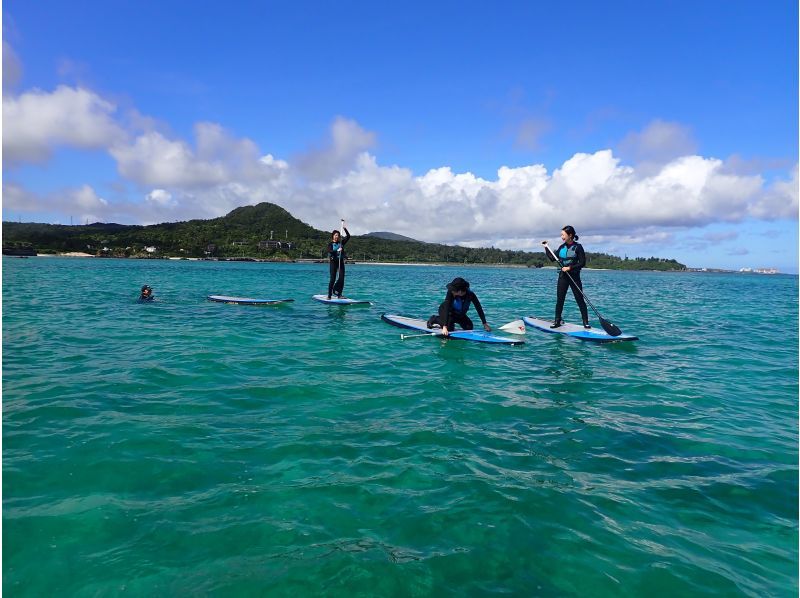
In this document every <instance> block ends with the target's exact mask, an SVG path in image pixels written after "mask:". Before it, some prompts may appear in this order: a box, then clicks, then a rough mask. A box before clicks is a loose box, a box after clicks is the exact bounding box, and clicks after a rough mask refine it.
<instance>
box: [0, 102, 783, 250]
mask: <svg viewBox="0 0 800 598" xmlns="http://www.w3.org/2000/svg"><path fill="white" fill-rule="evenodd" d="M3 111H4V124H6V128H5V131H4V137H3V143H4V151H5V152H6V158H10V159H12V160H28V161H41V160H43V159H45V158H46V157H47V156H48V155H49V154H50V152H51V151H52V149H53V148H54V147H56V146H58V145H68V146H72V147H78V148H105V149H106V151H107V152H108V153H109V154H110V155H111V156H112V157H113V158H114V159H115V160H116V163H117V170H118V173H119V175H120V177H121V178H122V179H123V182H124V183H126V184H127V183H132V184H133V186H134V188H135V189H136V192H137V193H138V194H139V195H138V196H136V197H132V198H129V199H124V200H121V201H115V202H108V201H106V200H105V199H103V198H101V197H99V196H98V195H97V194H96V192H95V191H94V189H93V188H92V187H90V186H88V185H87V186H84V187H80V188H78V189H73V190H71V191H70V190H67V191H62V192H60V193H53V194H47V195H33V194H29V193H27V192H25V190H24V189H23V188H22V187H20V186H19V185H15V184H14V183H13V181H9V180H8V178H7V181H6V182H7V183H8V184H7V185H5V186H4V200H5V207H6V208H7V209H11V210H22V211H30V212H35V211H42V212H48V213H52V212H54V211H60V212H61V213H63V214H67V215H72V214H75V215H78V214H81V215H91V216H95V217H97V219H103V220H105V221H118V222H136V223H154V222H164V221H174V220H185V219H190V218H210V217H216V216H220V215H223V214H225V213H227V212H229V211H230V210H232V209H234V208H236V207H239V206H242V205H248V204H256V203H259V202H262V201H269V202H273V203H277V204H279V205H281V206H282V207H284V208H286V209H287V210H289V211H290V212H292V213H293V214H294V215H296V216H297V217H299V218H301V219H302V220H304V221H306V222H308V223H310V224H312V225H314V226H316V227H318V228H321V229H329V228H331V227H332V226H334V225H335V224H338V219H339V218H341V217H344V218H347V220H348V222H349V223H350V224H351V225H352V228H351V230H352V231H353V232H355V233H356V234H358V233H365V232H368V231H370V230H390V231H393V232H396V233H399V234H403V235H407V236H410V237H414V238H417V239H421V240H425V241H435V242H444V243H463V244H471V245H476V244H478V245H486V244H490V245H492V244H493V245H495V246H498V247H505V248H533V247H534V246H535V244H536V243H538V240H541V239H542V238H547V237H548V236H552V234H553V231H558V230H559V229H560V228H561V227H562V226H564V225H565V224H571V225H573V226H575V227H576V228H577V229H578V231H579V233H580V234H581V236H582V238H583V239H585V240H586V239H591V240H598V241H599V240H602V239H609V244H610V243H612V242H613V243H614V246H617V247H620V246H624V245H626V244H628V243H630V244H634V243H649V244H651V245H653V244H656V243H658V242H659V236H662V240H663V239H666V240H667V241H668V240H669V239H670V237H669V235H671V234H672V233H671V231H673V230H676V229H685V228H687V227H704V226H706V225H708V224H711V223H715V222H740V221H743V220H745V219H748V218H756V219H762V220H764V219H780V218H796V215H797V211H798V192H797V189H798V172H797V167H796V166H795V168H794V170H793V171H792V173H791V175H790V176H788V177H787V178H786V179H782V180H778V181H775V182H772V183H771V184H767V183H766V182H765V180H764V178H763V177H762V176H761V175H759V174H754V173H737V172H736V171H735V170H734V169H732V168H731V164H730V163H727V164H726V163H723V162H722V161H721V160H718V159H714V158H705V157H702V156H698V155H695V154H694V153H691V151H689V150H693V149H694V144H693V142H692V141H691V135H690V132H689V131H688V129H687V128H685V127H682V126H680V125H677V124H675V123H666V122H662V121H655V122H654V123H651V125H649V126H648V127H647V128H646V129H645V130H644V131H643V132H641V133H636V134H633V135H631V136H629V137H628V138H627V139H628V140H627V142H626V143H627V147H628V149H629V150H630V151H631V152H632V154H631V155H636V156H639V157H640V158H641V159H642V160H644V162H640V163H630V162H624V163H623V161H622V159H621V156H618V155H616V154H615V153H614V151H612V150H611V149H606V150H601V151H597V152H594V153H576V154H575V155H573V156H572V157H571V158H569V159H568V160H566V161H565V162H564V163H563V164H561V165H560V166H559V167H557V168H555V169H553V170H552V171H548V169H547V168H546V167H545V166H544V165H541V164H532V165H528V166H523V167H517V168H510V167H505V166H503V167H500V168H499V169H498V170H497V173H496V176H494V177H490V178H482V177H479V176H476V175H474V174H473V173H470V172H456V171H454V170H453V169H452V168H451V167H449V166H446V165H443V166H440V167H437V168H432V169H431V170H429V171H428V172H426V173H424V174H422V175H419V176H417V175H415V174H414V173H413V172H412V171H411V170H410V169H407V168H403V167H402V166H399V165H389V166H386V165H381V164H379V162H378V159H377V158H376V157H375V156H374V155H372V154H371V153H370V152H369V150H370V149H371V148H372V147H374V145H375V143H376V139H377V135H376V134H375V133H374V132H371V131H368V130H366V129H364V128H362V127H361V126H360V125H359V124H358V123H357V122H355V121H353V120H348V119H345V118H341V117H340V118H337V119H335V120H334V121H333V122H332V124H331V126H330V130H329V132H328V135H327V136H326V140H325V142H324V143H322V144H320V145H319V146H317V147H312V148H311V149H310V150H309V151H308V152H306V153H304V154H303V155H300V156H296V157H294V159H292V160H291V161H284V160H281V159H278V158H276V157H274V156H273V155H271V154H265V153H264V152H263V151H262V150H261V149H260V148H259V147H258V146H257V145H256V143H255V142H253V141H252V140H250V139H247V138H241V137H236V136H234V135H232V134H230V132H228V131H226V130H225V129H224V128H223V127H222V126H220V125H219V124H216V123H208V122H203V123H198V124H197V125H196V126H195V128H194V138H193V140H192V141H191V142H189V141H186V140H183V139H180V138H175V137H171V136H169V135H168V134H167V133H165V132H163V131H162V130H160V129H161V128H160V127H159V126H158V125H157V123H156V122H155V121H153V120H152V119H149V118H147V117H140V118H137V119H136V120H135V122H136V123H138V125H137V126H141V129H140V130H139V132H138V133H135V134H134V132H133V131H132V130H128V131H126V130H125V128H124V127H123V125H122V124H121V123H120V122H117V120H115V117H116V107H115V106H114V104H113V103H111V102H108V101H107V100H105V99H103V98H101V97H99V96H97V95H96V94H94V93H92V92H90V91H88V90H85V89H82V88H71V87H65V86H61V87H59V88H57V89H56V90H55V91H53V92H52V93H45V92H42V91H32V92H28V93H25V94H23V95H21V96H19V97H9V98H8V99H6V98H4V101H3ZM132 122H134V121H133V120H130V119H129V120H128V124H129V125H130V124H131V123H132ZM533 133H535V131H533ZM687 151H689V153H688V154H687V153H684V152H687ZM612 239H613V241H611V240H612ZM667 241H664V242H667Z"/></svg>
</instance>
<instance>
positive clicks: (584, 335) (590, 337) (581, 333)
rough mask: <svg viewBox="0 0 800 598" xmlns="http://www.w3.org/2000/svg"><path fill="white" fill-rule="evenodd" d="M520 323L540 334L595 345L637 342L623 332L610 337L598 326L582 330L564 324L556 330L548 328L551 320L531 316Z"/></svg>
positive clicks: (578, 326) (576, 325)
mask: <svg viewBox="0 0 800 598" xmlns="http://www.w3.org/2000/svg"><path fill="white" fill-rule="evenodd" d="M522 321H523V322H525V326H528V327H530V328H535V329H536V330H541V331H542V332H552V333H553V334H562V335H564V336H571V337H573V338H579V339H581V340H582V341H594V342H596V343H613V342H617V341H638V340H639V338H638V337H636V336H631V335H630V334H625V333H624V332H623V333H622V334H620V335H619V336H611V335H610V334H608V333H607V332H606V331H605V330H603V329H602V328H600V326H599V324H598V325H596V326H597V327H592V328H584V327H583V326H580V325H578V324H568V323H566V322H565V323H564V324H562V325H561V326H559V327H558V328H550V326H552V324H553V321H552V320H543V319H541V318H534V317H532V316H525V317H524V318H522Z"/></svg>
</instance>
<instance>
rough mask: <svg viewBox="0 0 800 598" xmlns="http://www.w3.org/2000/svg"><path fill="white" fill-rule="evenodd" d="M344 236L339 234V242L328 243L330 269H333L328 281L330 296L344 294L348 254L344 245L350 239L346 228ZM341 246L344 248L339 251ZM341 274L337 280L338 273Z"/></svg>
mask: <svg viewBox="0 0 800 598" xmlns="http://www.w3.org/2000/svg"><path fill="white" fill-rule="evenodd" d="M344 235H345V236H344V238H342V237H341V235H340V236H339V242H338V243H334V242H333V241H331V242H330V243H328V260H329V261H330V269H331V277H330V280H329V281H328V297H330V296H331V294H333V293H335V294H336V295H338V296H340V297H341V296H342V291H344V262H345V260H346V259H347V256H346V255H345V253H344V246H345V244H346V243H347V242H348V241H349V240H350V233H349V232H348V230H347V229H346V228H345V229H344ZM339 247H341V248H342V251H341V252H340V251H339ZM337 272H338V274H339V280H336V274H337Z"/></svg>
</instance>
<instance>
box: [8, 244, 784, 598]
mask: <svg viewBox="0 0 800 598" xmlns="http://www.w3.org/2000/svg"><path fill="white" fill-rule="evenodd" d="M457 275H464V276H465V277H466V278H467V279H469V280H470V281H471V282H472V286H473V290H475V291H476V293H477V294H478V296H479V297H480V299H481V301H482V303H483V304H484V307H485V309H486V312H487V315H488V318H489V322H490V324H492V325H494V326H495V327H497V326H499V325H500V324H503V323H505V322H508V321H509V320H513V319H516V318H518V317H521V316H523V315H539V316H545V317H551V315H552V309H553V302H554V298H555V276H556V275H555V272H554V271H553V270H529V269H503V268H455V267H395V266H369V265H355V266H351V267H349V268H348V281H347V287H346V294H347V295H349V296H352V297H354V298H369V299H372V300H373V301H375V305H373V306H371V307H369V306H368V307H350V308H342V307H329V306H325V305H321V304H319V303H316V302H313V301H311V299H310V296H311V295H312V294H315V293H319V292H324V291H325V288H326V287H325V285H326V282H327V273H326V266H325V265H305V264H262V263H216V262H186V261H182V262H175V261H148V260H96V259H70V258H44V257H42V258H34V259H11V258H5V259H4V260H3V305H2V307H3V545H4V548H5V550H4V552H3V590H4V591H6V592H8V595H10V596H47V595H71V596H114V595H130V596H176V595H177V596H182V595H212V596H262V595H271V596H273V595H274V596H297V595H319V594H325V595H331V596H406V595H409V596H447V595H453V596H463V595H474V596H483V595H492V594H504V595H525V596H530V595H537V596H586V595H591V596H656V595H661V596H679V595H683V596H686V595H700V594H703V595H726V596H727V595H733V596H735V595H744V596H759V597H760V596H795V595H797V592H798V577H797V571H798V550H797V539H798V319H797V315H798V314H797V298H798V279H797V277H794V276H757V275H738V274H685V273H684V274H674V273H673V274H664V273H644V272H600V271H586V272H585V273H584V275H583V279H584V284H585V288H586V291H587V293H588V294H589V296H590V298H591V299H592V301H593V302H594V303H595V305H596V306H598V307H599V308H600V309H601V311H602V312H603V314H604V315H605V316H606V317H607V318H609V319H611V320H612V321H613V322H614V323H616V324H617V325H619V326H620V327H621V328H622V329H623V330H624V331H625V332H629V333H634V334H637V335H638V336H639V337H640V338H641V340H640V341H638V342H636V343H633V344H630V343H628V344H621V343H618V344H612V345H596V344H590V343H584V342H580V341H577V340H573V339H568V338H562V337H557V336H555V335H548V334H543V333H537V332H529V333H528V334H527V335H526V341H527V342H526V344H525V345H521V346H517V347H498V346H488V345H480V344H477V343H468V342H463V341H443V340H439V339H436V338H432V337H423V338H414V339H408V340H404V341H402V340H400V332H401V331H400V330H399V329H397V328H394V327H391V326H389V325H387V324H385V323H383V322H382V321H381V320H380V314H381V313H382V312H383V311H387V312H399V313H403V314H406V315H412V316H420V317H427V316H428V315H430V314H431V313H433V311H434V310H435V308H436V307H437V305H438V303H439V302H440V301H441V299H442V297H443V294H444V291H443V287H444V285H445V283H446V282H448V281H449V280H450V279H452V278H453V277H454V276H457ZM145 283H148V284H150V285H152V286H153V287H154V289H155V293H156V296H157V299H158V301H157V302H156V303H153V304H138V303H136V301H135V298H136V296H137V295H138V288H139V287H140V286H141V285H142V284H145ZM208 294H228V295H237V296H250V297H284V296H289V297H294V298H295V299H296V301H295V302H294V303H292V304H289V305H286V306H279V307H245V306H234V305H224V304H215V303H211V302H208V301H206V300H205V296H206V295H208ZM576 316H577V308H576V306H575V302H574V300H573V299H572V298H571V297H568V300H567V307H566V309H565V317H566V318H567V319H569V320H572V321H575V320H576V319H577V317H576ZM476 320H477V319H476ZM595 321H596V320H595Z"/></svg>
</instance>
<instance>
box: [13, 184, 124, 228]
mask: <svg viewBox="0 0 800 598" xmlns="http://www.w3.org/2000/svg"><path fill="white" fill-rule="evenodd" d="M108 208H109V203H108V201H107V200H105V199H103V198H102V197H100V196H99V195H98V194H97V193H96V191H95V190H94V189H93V188H92V187H91V186H89V185H82V186H80V187H75V188H68V189H61V190H59V191H57V192H53V193H49V194H45V195H40V194H37V193H33V192H31V191H28V190H26V189H25V188H24V187H22V186H21V185H18V184H15V183H3V209H4V210H9V211H12V212H17V213H19V214H36V213H41V212H51V213H52V212H55V213H60V214H64V215H65V218H73V217H74V218H75V221H76V222H87V221H88V222H97V221H100V220H103V219H104V217H105V216H106V215H107V214H108Z"/></svg>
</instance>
